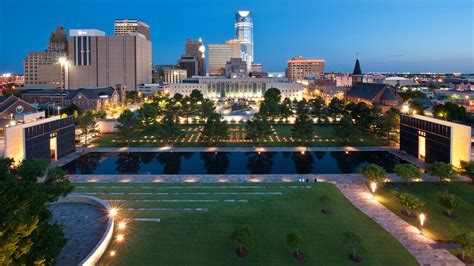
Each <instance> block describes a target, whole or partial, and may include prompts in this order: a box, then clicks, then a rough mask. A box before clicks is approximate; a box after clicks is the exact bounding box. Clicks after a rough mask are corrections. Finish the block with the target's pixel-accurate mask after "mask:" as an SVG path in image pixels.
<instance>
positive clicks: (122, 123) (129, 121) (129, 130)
mask: <svg viewBox="0 0 474 266" xmlns="http://www.w3.org/2000/svg"><path fill="white" fill-rule="evenodd" d="M117 122H118V124H117V125H116V126H115V127H116V128H117V129H118V135H119V136H121V137H122V139H123V140H124V141H125V142H126V143H127V147H128V146H130V141H131V140H132V139H133V137H134V136H135V131H136V130H137V126H138V120H137V118H136V116H135V114H134V113H133V112H132V111H130V110H125V111H123V113H122V114H121V115H120V117H119V118H118V119H117Z"/></svg>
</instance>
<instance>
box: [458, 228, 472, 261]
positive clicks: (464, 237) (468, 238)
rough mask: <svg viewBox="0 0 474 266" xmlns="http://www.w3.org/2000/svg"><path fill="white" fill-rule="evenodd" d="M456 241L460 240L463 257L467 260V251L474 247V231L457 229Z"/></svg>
mask: <svg viewBox="0 0 474 266" xmlns="http://www.w3.org/2000/svg"><path fill="white" fill-rule="evenodd" d="M454 239H455V240H456V242H458V243H459V244H460V245H461V247H462V254H461V259H462V260H463V261H466V251H468V250H472V249H474V231H470V232H468V231H464V230H463V231H461V230H459V229H458V230H456V235H455V237H454Z"/></svg>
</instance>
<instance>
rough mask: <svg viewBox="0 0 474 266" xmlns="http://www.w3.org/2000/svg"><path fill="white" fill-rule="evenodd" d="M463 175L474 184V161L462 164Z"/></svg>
mask: <svg viewBox="0 0 474 266" xmlns="http://www.w3.org/2000/svg"><path fill="white" fill-rule="evenodd" d="M461 173H462V174H463V175H465V176H467V177H469V178H470V179H471V180H472V182H473V183H474V161H470V162H461Z"/></svg>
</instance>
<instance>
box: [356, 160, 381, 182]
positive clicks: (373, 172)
mask: <svg viewBox="0 0 474 266" xmlns="http://www.w3.org/2000/svg"><path fill="white" fill-rule="evenodd" d="M360 172H361V173H362V174H363V175H365V177H366V178H367V181H369V182H375V183H382V182H383V180H384V177H385V174H386V172H385V169H383V168H382V167H381V166H379V165H376V164H374V163H371V164H368V165H366V166H364V167H362V169H360Z"/></svg>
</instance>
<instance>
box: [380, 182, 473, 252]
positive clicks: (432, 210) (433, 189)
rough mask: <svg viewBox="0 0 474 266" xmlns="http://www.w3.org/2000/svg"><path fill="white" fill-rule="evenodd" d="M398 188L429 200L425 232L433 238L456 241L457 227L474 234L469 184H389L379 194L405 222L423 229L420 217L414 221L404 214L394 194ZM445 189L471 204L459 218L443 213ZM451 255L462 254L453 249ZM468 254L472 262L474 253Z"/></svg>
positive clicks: (385, 203)
mask: <svg viewBox="0 0 474 266" xmlns="http://www.w3.org/2000/svg"><path fill="white" fill-rule="evenodd" d="M394 189H396V190H400V191H404V192H409V193H412V194H414V195H415V196H417V197H419V198H421V199H423V200H424V201H425V203H426V211H425V213H426V216H427V220H426V223H425V225H424V229H423V233H425V234H427V235H428V236H430V237H431V238H433V239H438V240H453V239H454V236H455V230H454V228H453V227H457V228H459V229H462V230H470V231H474V185H473V184H471V183H466V182H453V183H449V184H446V185H441V186H440V185H438V184H436V183H412V184H410V186H409V187H408V188H407V187H406V186H405V185H404V184H401V183H388V184H386V185H385V187H384V188H383V189H382V190H381V191H380V193H379V194H378V196H377V199H379V200H380V202H382V203H383V204H384V205H385V206H386V207H387V208H389V209H390V210H392V211H393V212H394V213H395V214H397V215H399V216H400V217H401V218H403V219H404V220H405V221H407V222H409V223H411V224H413V225H415V226H419V220H418V219H417V218H410V217H407V216H405V215H403V214H402V213H401V212H402V208H401V207H400V205H399V204H398V203H397V200H396V198H395V197H394V196H393V195H392V193H391V192H390V191H391V190H394ZM445 190H447V191H449V192H450V193H453V194H456V195H457V196H458V197H460V198H462V199H463V200H464V201H466V202H467V204H466V205H465V206H463V207H462V208H461V209H459V210H457V211H456V214H457V216H458V217H457V218H456V219H452V218H449V217H447V216H445V215H444V214H443V211H445V209H444V207H442V206H441V205H440V204H439V203H438V193H439V192H442V191H445ZM451 252H452V253H453V254H456V255H457V254H459V253H460V252H459V250H451ZM468 255H469V257H470V258H471V260H473V261H474V252H470V253H468Z"/></svg>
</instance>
